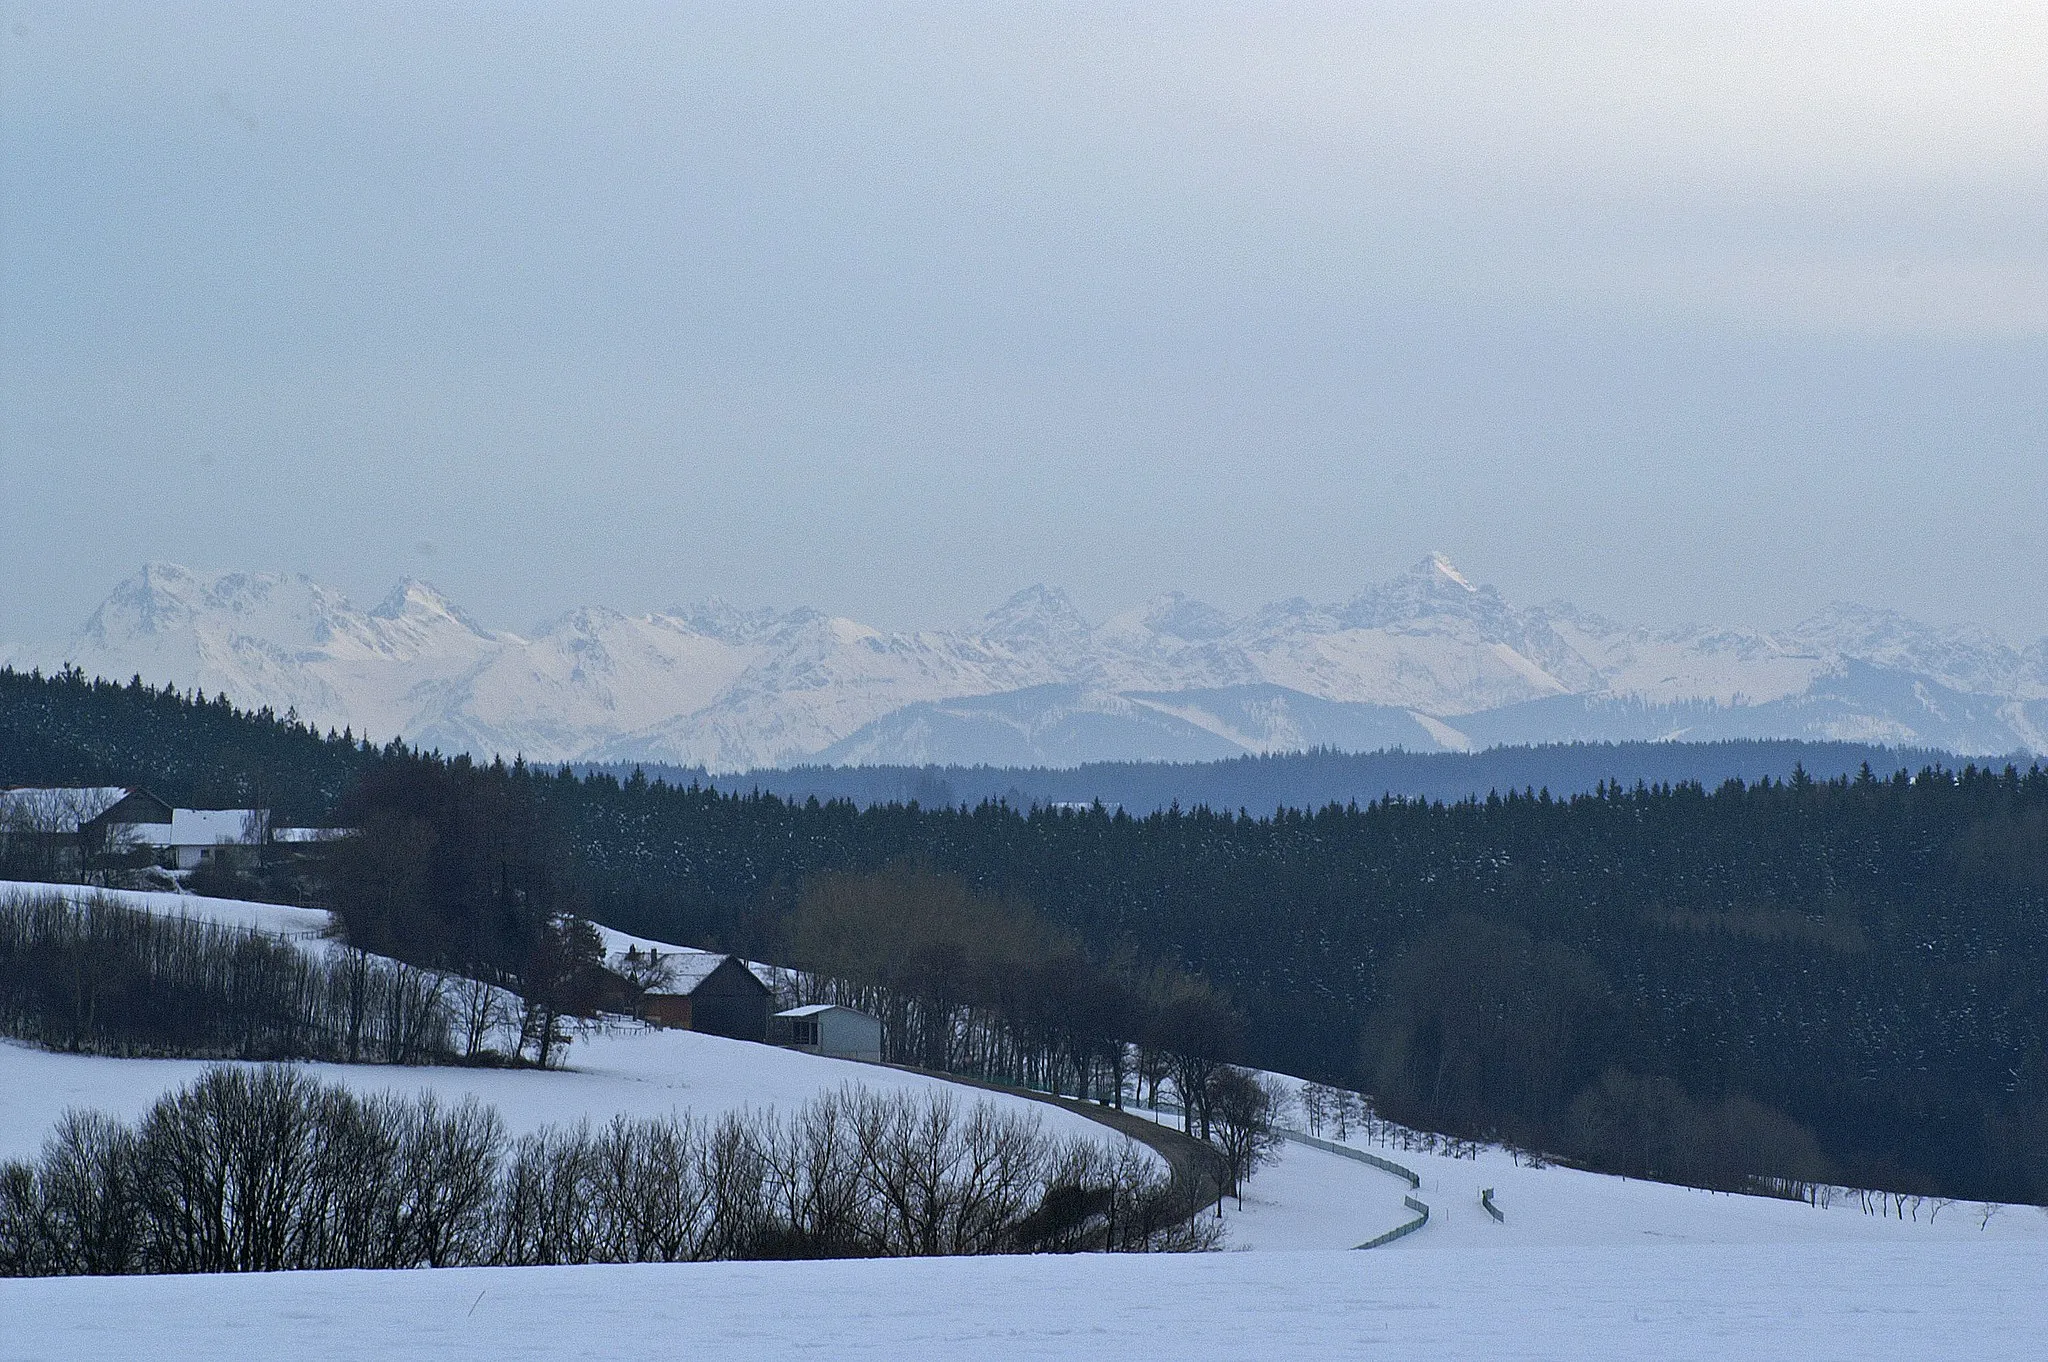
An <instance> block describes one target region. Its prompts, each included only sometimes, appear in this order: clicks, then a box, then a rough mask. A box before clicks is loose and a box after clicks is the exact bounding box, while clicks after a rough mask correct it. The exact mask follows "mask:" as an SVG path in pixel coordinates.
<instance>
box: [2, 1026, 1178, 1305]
mask: <svg viewBox="0 0 2048 1362" xmlns="http://www.w3.org/2000/svg"><path fill="white" fill-rule="evenodd" d="M1186 1209H1187V1208H1185V1207H1183V1206H1180V1205H1179V1204H1178V1202H1177V1199H1176V1198H1174V1197H1173V1196H1171V1195H1170V1194H1169V1191H1168V1184H1167V1179H1166V1178H1165V1177H1164V1176H1163V1174H1162V1173H1161V1171H1160V1169H1159V1166H1158V1164H1157V1161H1156V1160H1154V1159H1153V1158H1152V1156H1151V1155H1150V1154H1149V1153H1148V1152H1146V1151H1145V1150H1143V1149H1142V1148H1141V1147H1139V1146H1137V1145H1136V1144H1133V1143H1128V1142H1127V1143H1125V1144H1124V1145H1122V1146H1120V1147H1111V1146H1108V1145H1105V1144H1103V1143H1101V1142H1100V1141H1097V1140H1088V1139H1075V1140H1059V1139H1055V1138H1053V1137H1050V1136H1048V1135H1047V1134H1045V1133H1044V1131H1043V1130H1042V1129H1041V1128H1040V1126H1039V1124H1038V1122H1037V1121H1036V1120H1035V1119H1032V1118H1028V1117H1019V1116H1016V1115H1013V1114H1007V1113H1003V1112H1000V1111H998V1110H997V1109H995V1108H994V1107H992V1106H990V1105H989V1104H987V1103H981V1104H977V1105H975V1106H973V1107H969V1108H965V1109H962V1108H961V1107H960V1106H959V1105H958V1104H957V1103H955V1102H954V1101H953V1100H952V1099H951V1098H950V1097H948V1096H945V1095H928V1096H922V1097H920V1096H913V1095H909V1094H896V1095H882V1094H877V1093H874V1092H872V1091H868V1090H863V1089H847V1090H843V1091H840V1092H837V1093H830V1094H826V1095H823V1096H821V1097H819V1098H817V1099H815V1100H814V1101H812V1102H811V1103H809V1104H808V1105H806V1106H804V1107H802V1108H801V1109H799V1110H798V1111H796V1112H795V1113H794V1114H792V1115H791V1116H789V1117H788V1118H787V1119H783V1118H780V1117H778V1116H776V1115H775V1114H774V1113H772V1112H769V1113H750V1114H745V1115H741V1114H728V1115H725V1116H722V1117H720V1118H718V1119H716V1120H712V1121H701V1120H697V1119H694V1118H690V1117H668V1118H660V1119H651V1120H630V1119H627V1118H625V1117H619V1118H616V1119H614V1120H613V1121H612V1122H611V1123H610V1124H609V1125H606V1126H604V1127H602V1128H601V1129H597V1130H592V1129H591V1128H590V1127H588V1126H587V1125H583V1126H576V1127H573V1128H569V1129H560V1128H547V1129H543V1130H540V1131H537V1132H534V1133H532V1134H529V1135H526V1136H523V1137H521V1138H519V1139H517V1140H511V1139H508V1138H507V1136H506V1134H505V1131H504V1127H503V1125H502V1123H501V1122H500V1120H499V1118H498V1116H497V1114H496V1113H495V1112H494V1111H492V1110H490V1109H489V1108H486V1107H483V1106H481V1105H479V1104H478V1103H476V1102H475V1101H474V1100H473V1099H472V1100H467V1101H464V1102H463V1103H461V1104H460V1105H456V1106H452V1107H451V1106H446V1105H443V1104H441V1103H440V1102H438V1101H436V1100H435V1099H434V1098H433V1097H431V1096H428V1095H422V1096H420V1097H418V1098H414V1099H403V1098H398V1097H394V1096H392V1095H390V1094H378V1095H372V1096H360V1095H357V1094H354V1093H351V1092H349V1091H348V1090H346V1089H344V1088H340V1087H334V1086H329V1085H324V1084H321V1083H319V1082H316V1081H314V1080H313V1079H310V1078H308V1077H307V1076H305V1075H304V1074H303V1073H301V1072H298V1071H295V1070H293V1069H290V1068H284V1067H269V1068H263V1069H251V1068H237V1067H227V1066H223V1067H219V1068H215V1069H212V1070H209V1071H208V1072H207V1073H206V1074H204V1075H203V1076H202V1077H201V1078H199V1079H198V1080H197V1081H195V1082H194V1083H193V1084H192V1085H191V1086H189V1087H187V1088H185V1089H183V1090H181V1091H179V1092H176V1093H172V1094H170V1095H168V1096H166V1097H164V1098H162V1099H161V1100H160V1101H158V1102H157V1104H156V1105H155V1106H154V1107H152V1108H151V1109H150V1110H149V1111H148V1112H147V1113H146V1114H145V1115H144V1116H143V1117H142V1118H141V1119H140V1120H139V1121H137V1122H136V1123H135V1124H133V1125H126V1124H123V1123H121V1122H118V1121H115V1120H112V1119H110V1118H108V1117H106V1116H103V1115H99V1114H83V1113H73V1114H71V1115H69V1116H67V1117H66V1118H65V1120H64V1122H63V1123H62V1124H61V1125H60V1126H59V1127H58V1128H57V1130H56V1131H55V1132H54V1133H53V1134H52V1135H51V1136H50V1138H49V1139H48V1140H47V1141H46V1142H45V1145H44V1148H43V1153H42V1156H41V1158H40V1159H39V1160H37V1161H35V1162H33V1163H10V1164H6V1165H0V1275H13V1276H32V1275H34V1276H40V1275H62V1274H77V1273H88V1274H102V1275H103V1274H113V1273H132V1272H267V1271H283V1270H289V1269H306V1268H392V1267H448V1266H457V1265H473V1264H543V1263H600V1262H610V1263H616V1262H676V1261H699V1260H707V1259H730V1258H813V1257H880V1256H895V1255H911V1254H916V1255H933V1254H979V1253H1013V1252H1078V1251H1111V1252H1144V1251H1158V1250H1186V1249H1199V1248H1207V1247H1212V1246H1213V1244H1214V1242H1215V1235H1214V1230H1213V1228H1211V1227H1210V1226H1209V1225H1208V1224H1207V1222H1204V1221H1201V1220H1200V1219H1199V1218H1196V1219H1190V1218H1188V1216H1187V1214H1186Z"/></svg>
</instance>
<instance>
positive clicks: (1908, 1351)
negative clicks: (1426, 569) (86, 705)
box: [0, 885, 2048, 1362]
mask: <svg viewBox="0 0 2048 1362" xmlns="http://www.w3.org/2000/svg"><path fill="white" fill-rule="evenodd" d="M9 887H10V886H4V885H0V892H6V890H7V889H8V888H9ZM124 897H128V898H130V899H131V901H134V902H136V903H137V905H138V906H145V907H149V908H151V909H152V910H154V911H174V912H183V913H187V914H190V915H192V916H198V917H205V918H208V919H210V920H214V921H223V922H232V923H236V924H238V925H247V926H252V927H258V928H261V929H264V930H269V931H276V932H280V933H283V934H287V935H290V936H292V937H294V938H295V939H298V940H300V941H302V942H304V943H306V945H307V946H308V947H309V948H311V949H320V948H321V947H320V946H319V945H318V944H316V943H318V942H319V940H320V937H319V933H320V931H321V929H322V927H324V922H323V921H322V920H321V918H322V916H323V915H321V914H317V913H311V912H307V911H306V910H299V909H289V908H275V907H270V906H268V905H256V904H238V903H231V902H226V901H221V900H204V899H196V898H192V897H185V896H177V895H151V896H144V895H130V896H124ZM607 944H608V945H610V946H611V947H613V948H614V949H616V948H618V947H620V946H623V945H624V944H626V941H625V939H624V938H619V939H617V940H613V941H608V943H607ZM643 944H645V943H643ZM569 1065H570V1067H569V1068H568V1069H567V1070H564V1071H551V1072H545V1073H544V1072H538V1071H534V1070H483V1069H454V1068H414V1069H396V1068H390V1067H384V1066H375V1065H355V1066H350V1065H309V1066H307V1068H308V1069H309V1071H311V1072H312V1073H314V1074H316V1075H318V1076H319V1077H322V1078H324V1079H328V1080H330V1081H338V1082H343V1083H346V1084H348V1085H349V1086H351V1087H355V1088H358V1089H366V1090H368V1089H380V1088H383V1089H394V1090H398V1091H406V1092H410V1091H416V1090H419V1089H422V1088H425V1089H432V1090H433V1091H435V1092H437V1093H440V1094H442V1095H444V1096H449V1097H457V1096H462V1095H475V1096H476V1097H478V1098H480V1099H482V1100H484V1101H486V1102H489V1103H490V1104H492V1105H493V1106H495V1107H496V1108H497V1109H498V1110H499V1111H500V1113H502V1115H503V1116H504V1118H505V1120H506V1123H507V1125H508V1127H509V1128H510V1129H511V1130H513V1131H514V1132H519V1131H524V1130H529V1129H532V1128H534V1127H535V1126H538V1125H541V1124H545V1123H550V1122H557V1123H559V1122H574V1121H577V1120H581V1119H585V1118H588V1119H589V1120H591V1121H592V1122H593V1123H597V1122H602V1121H604V1120H606V1119H608V1118H609V1117H610V1116H611V1115H613V1114H614V1113H616V1112H626V1113H630V1114H636V1115H657V1114H667V1113H670V1112H695V1113H698V1114H716V1113H718V1112H723V1111H729V1110H734V1109H742V1108H749V1107H751V1108H762V1107H770V1106H776V1107H783V1108H785V1109H786V1108H788V1107H790V1106H794V1105H796V1104H799V1103H801V1102H803V1101H805V1100H807V1099H809V1098H810V1097H812V1096H814V1095H815V1094H817V1093H818V1092H820V1091H823V1090H827V1089H830V1088H833V1087H836V1086H838V1085H840V1084H842V1083H845V1082H849V1081H852V1082H858V1083H862V1084H865V1085H868V1086H870V1087H877V1088H883V1089H929V1088H936V1087H943V1086H945V1085H943V1084H941V1083H940V1082H939V1081H938V1080H933V1079H927V1078H923V1077H919V1076H917V1075H912V1074H906V1073H901V1072H898V1071H895V1070H888V1069H881V1068H876V1067H873V1066H867V1065H856V1064H850V1063H846V1062H842V1061H836V1060H829V1059H822V1058H818V1057H814V1056H810V1055H804V1054H800V1053H795V1052H791V1051H785V1050H779V1049H774V1048H771V1047H768V1046H762V1045H751V1044H747V1043H745V1042H739V1041H728V1040H723V1039H720V1038H718V1037H713V1036H702V1035H697V1034H695V1033H691V1032H678V1031H647V1030H639V1029H630V1030H614V1031H610V1032H605V1033H600V1034H590V1035H585V1036H582V1037H579V1038H578V1040H577V1042H576V1043H575V1045H573V1046H572V1048H571V1050H570V1055H569ZM204 1067H206V1066H205V1065H204V1064H203V1063H201V1062H197V1061H178V1060H119V1059H104V1058H93V1057H85V1056H76V1055H57V1054H50V1053H47V1052H44V1051H40V1050H35V1049H32V1048H29V1047H26V1046H22V1045H18V1044H12V1043H7V1042H0V1158H11V1157H22V1156H25V1155H30V1154H33V1153H34V1152H35V1150H36V1149H37V1147H38V1146H39V1145H40V1143H41V1141H42V1139H43V1136H44V1135H45V1134H46V1133H47V1132H48V1130H49V1129H50V1127H51V1126H52V1125H53V1124H54V1122H55V1121H56V1119H57V1118H58V1116H59V1115H61V1114H62V1112H63V1111H64V1110H65V1109H66V1108H67V1107H72V1106H86V1107H94V1108H98V1109H101V1110H105V1111H109V1112H113V1113H115V1114H117V1115H120V1116H123V1117H133V1116H134V1115H136V1114H137V1113H139V1112H140V1111H142V1110H143V1109H144V1108H145V1107H147V1106H148V1105H149V1103H151V1102H152V1101H154V1100H155V1099H156V1098H157V1097H158V1096H160V1095H161V1094H163V1093H164V1092H166V1091H168V1090H170V1089H172V1088H175V1087H178V1086H180V1085H181V1084H183V1083H185V1082H187V1081H189V1080H190V1079H191V1078H192V1077H193V1076H195V1075H196V1074H198V1073H199V1072H200V1071H201V1070H202V1069H203V1068H204ZM961 1095H962V1098H963V1100H969V1101H971V1100H977V1099H978V1098H980V1097H984V1096H987V1095H986V1094H979V1093H962V1094H961ZM992 1100H996V1101H999V1102H1006V1103H1007V1102H1017V1103H1019V1104H1020V1105H1027V1106H1028V1108H1029V1110H1030V1112H1031V1113H1032V1114H1034V1115H1036V1116H1038V1117H1039V1118H1040V1119H1042V1120H1043V1121H1044V1122H1045V1123H1046V1127H1047V1129H1048V1130H1052V1131H1056V1132H1059V1133H1066V1134H1088V1135H1092V1136H1094V1137H1097V1138H1103V1139H1120V1138H1122V1137H1120V1136H1116V1135H1113V1134H1111V1133H1109V1132H1108V1131H1106V1130H1105V1129H1104V1128H1103V1127H1101V1126H1098V1125H1095V1124H1093V1123H1091V1122H1087V1121H1085V1120H1083V1119H1082V1118H1080V1117H1077V1116H1073V1115H1071V1114H1069V1113H1065V1112H1061V1111H1057V1110H1054V1109H1051V1108H1048V1107H1045V1106H1043V1105H1040V1104H1035V1103H1032V1104H1025V1103H1023V1102H1022V1099H1014V1098H1002V1097H995V1098H993V1099H992ZM1353 1143H1354V1144H1358V1141H1357V1140H1356V1138H1354V1140H1353ZM1360 1147H1363V1148H1370V1149H1374V1150H1375V1152H1378V1153H1381V1154H1383V1155H1385V1156H1387V1157H1391V1158H1393V1159H1395V1160H1397V1161H1399V1162H1401V1163H1403V1164H1405V1165H1407V1166H1408V1167H1410V1168H1412V1169H1414V1170H1415V1171H1416V1172H1417V1173H1419V1174H1420V1175H1421V1177H1422V1180H1423V1181H1422V1186H1421V1188H1420V1189H1419V1190H1418V1191H1417V1193H1416V1195H1418V1196H1419V1197H1420V1198H1421V1199H1422V1200H1424V1201H1426V1202H1427V1203H1428V1204H1429V1206H1430V1207H1431V1212H1432V1214H1431V1219H1430V1223H1429V1225H1428V1226H1427V1227H1426V1228H1424V1229H1423V1230H1422V1231H1421V1232H1420V1233H1417V1234H1414V1235H1411V1236H1410V1237H1408V1238H1406V1239H1403V1240H1400V1241H1398V1242H1396V1243H1394V1244H1390V1245H1388V1246H1386V1247H1384V1248H1381V1249H1377V1250H1374V1251H1372V1252H1370V1253H1355V1252H1348V1251H1344V1250H1348V1249H1349V1247H1350V1246H1351V1245H1354V1244H1357V1243H1359V1242H1361V1241H1363V1240H1364V1239H1366V1238H1369V1237H1371V1236H1372V1235H1375V1234H1378V1233H1379V1232H1381V1231H1383V1230H1386V1229H1389V1228H1391V1227H1393V1226H1394V1225H1397V1224H1399V1223H1401V1222H1403V1221H1405V1220H1407V1219H1409V1218H1410V1212H1408V1211H1407V1210H1406V1209H1405V1208H1404V1207H1403V1205H1402V1200H1401V1198H1402V1196H1403V1194H1405V1193H1406V1192H1407V1191H1408V1187H1407V1184H1406V1183H1405V1182H1404V1181H1402V1180H1401V1179H1399V1178H1396V1177H1393V1176H1391V1175H1389V1174H1386V1173H1384V1172H1380V1171H1378V1170H1375V1169H1373V1168H1371V1167H1368V1166H1366V1165H1363V1164H1360V1163H1356V1162H1354V1161H1351V1160H1349V1159H1346V1158H1343V1157H1341V1156H1339V1155H1337V1154H1333V1153H1328V1152H1325V1151H1322V1150H1319V1149H1314V1148H1310V1147H1307V1146H1303V1145H1299V1144H1289V1145H1286V1146H1285V1147H1284V1148H1283V1149H1282V1151H1281V1153H1280V1156H1279V1157H1278V1159H1277V1160H1276V1161H1275V1162H1274V1163H1273V1164H1272V1165H1271V1166H1269V1167H1267V1168H1266V1169H1264V1170H1262V1171H1261V1172H1260V1173H1259V1174H1258V1176H1257V1177H1256V1178H1255V1179H1254V1180H1253V1182H1252V1184H1251V1186H1250V1188H1249V1191H1248V1195H1247V1197H1246V1200H1245V1206H1244V1208H1243V1209H1242V1210H1240V1209H1238V1208H1237V1207H1236V1205H1235V1204H1234V1203H1233V1204H1230V1205H1228V1206H1226V1208H1225V1212H1224V1221H1225V1225H1226V1227H1227V1231H1228V1240H1227V1244H1228V1246H1229V1247H1230V1248H1232V1249H1236V1250H1248V1251H1240V1252H1226V1253H1222V1254H1214V1255H1196V1256H1191V1257H1160V1258H1153V1259H1133V1258H1105V1257H1099V1256H1089V1257H1083V1258H1065V1259H1048V1258H1031V1259H1026V1258H1009V1259H950V1260H947V1259H940V1260H895V1261H887V1262H836V1263H803V1264H771V1263H714V1264H690V1265H673V1266H642V1267H576V1268H532V1269H463V1270H459V1271H443V1272H410V1273H389V1274H375V1273H349V1272H341V1273H322V1274H279V1275H275V1276H263V1277H256V1276H250V1277H218V1278H193V1277H186V1278H111V1279H61V1280H43V1281H0V1362H14V1360H15V1359H23V1360H24V1362H26V1360H27V1359H37V1362H42V1360H43V1359H48V1360H49V1362H58V1360H59V1359H66V1358H87V1357H90V1358H92V1359H94V1360H95V1362H100V1359H106V1358H125V1357H141V1356H148V1357H150V1358H152V1359H162V1362H176V1360H177V1359H185V1358H192V1359H201V1358H205V1359H213V1358H221V1357H287V1356H288V1357H291V1358H293V1359H295V1360H303V1362H316V1360H317V1359H322V1358H356V1357H379V1358H415V1357H417V1358H429V1357H432V1358H467V1357H490V1358H494V1359H502V1358H527V1357H533V1358H542V1357H545V1358H550V1359H565V1358H586V1357H587V1358H595V1357H617V1356H625V1355H632V1354H638V1353H641V1352H657V1351H667V1350H673V1348H675V1347H679V1346H683V1343H681V1342H679V1340H681V1341H686V1342H687V1345H688V1346H689V1348H690V1349H691V1350H692V1351H698V1350H703V1351H716V1352H717V1353H718V1354H720V1355H722V1356H727V1357H734V1358H753V1357H762V1358H767V1357H777V1358H781V1357H791V1356H795V1357H806V1356H825V1357H833V1358H848V1359H857V1358H870V1357H874V1358H880V1357H891V1358H896V1357H923V1356H932V1357H960V1358H984V1357H985V1358H1037V1357H1048V1358H1050V1357H1108V1356H1114V1357H1117V1358H1119V1359H1124V1360H1126V1362H1127V1360H1128V1359H1132V1358H1148V1357H1161V1358H1165V1357H1173V1358H1182V1357H1190V1356H1199V1357H1219V1358H1240V1357H1242V1358H1257V1357H1297V1356H1314V1357H1344V1356H1358V1355H1372V1354H1384V1355H1391V1356H1403V1357H1405V1356H1448V1357H1473V1358H1478V1357H1487V1358H1496V1357H1503V1358H1511V1357H1590V1356H1600V1357H1632V1358H1633V1357H1721V1356H1726V1355H1728V1354H1730V1353H1732V1352H1737V1351H1740V1352H1741V1353H1743V1354H1745V1355H1746V1356H1748V1357H1751V1358H1776V1357H1784V1358H1832V1357H1843V1358H1849V1357H1858V1358H1860V1357H1870V1356H1897V1357H1907V1356H1912V1357H1951V1356H1953V1357H1969V1358H1982V1357H2016V1356H2024V1355H2029V1354H2030V1353H2031V1351H2032V1350H2034V1349H2035V1348H2037V1347H2038V1341H2039V1339H2040V1338H2041V1337H2043V1336H2048V1293H2044V1292H2042V1291H2041V1290H2040V1289H2039V1284H2040V1282H2041V1281H2043V1280H2048V1214H2044V1213H2043V1211H2041V1210H2040V1209H2038V1208H2034V1207H2005V1208H1996V1209H1993V1208H1985V1207H1981V1206H1978V1205H1975V1204H1972V1203H1959V1204H1954V1205H1949V1206H1942V1207H1937V1206H1936V1205H1935V1204H1934V1203H1931V1202H1929V1203H1922V1204H1921V1205H1920V1206H1919V1207H1918V1208H1917V1211H1916V1214H1917V1218H1909V1219H1904V1220H1901V1219H1897V1218H1892V1217H1883V1216H1877V1215H1870V1214H1866V1213H1865V1212H1864V1211H1863V1210H1862V1209H1861V1207H1860V1205H1859V1204H1858V1203H1857V1202H1855V1201H1854V1200H1849V1201H1842V1202H1837V1203H1836V1204H1835V1205H1834V1206H1833V1207H1832V1208H1828V1209H1822V1208H1815V1207H1812V1206H1807V1205H1804V1204H1800V1203H1795V1202H1787V1201H1778V1200H1772V1199H1768V1198H1760V1197H1744V1196H1729V1195H1724V1194H1717V1193H1711V1192H1702V1191H1696V1190H1692V1189H1689V1188H1682V1187H1671V1186H1666V1185H1663V1184H1659V1183H1646V1182H1636V1181H1630V1180H1627V1179H1622V1178H1614V1177H1606V1176H1601V1175H1597V1174H1590V1173H1581V1172H1576V1171H1574V1170H1570V1169H1563V1168H1556V1167H1544V1168H1532V1167H1529V1166H1527V1165H1526V1164H1518V1163H1517V1162H1516V1161H1515V1160H1514V1158H1512V1157H1511V1156H1510V1155H1509V1154H1507V1153H1506V1152H1505V1151H1500V1150H1481V1151H1480V1152H1479V1154H1478V1156H1477V1158H1476V1159H1457V1158H1451V1157H1448V1156H1444V1155H1432V1154H1423V1153H1407V1152H1402V1151H1400V1150H1395V1149H1383V1148H1378V1147H1376V1146H1370V1145H1361V1146H1360ZM1487 1187H1491V1188H1493V1189H1494V1196H1495V1202H1496V1204H1497V1205H1499V1206H1500V1208H1501V1209H1502V1210H1503V1211H1504V1212H1505V1214H1506V1217H1507V1218H1506V1223H1505V1224H1496V1223H1494V1222H1493V1221H1492V1220H1491V1218H1489V1217H1488V1216H1487V1215H1486V1213H1485V1212H1484V1211H1483V1210H1482V1209H1481V1207H1480V1204H1479V1193H1480V1190H1481V1189H1482V1188H1487ZM1987 1212H1988V1214H1987Z"/></svg>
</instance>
